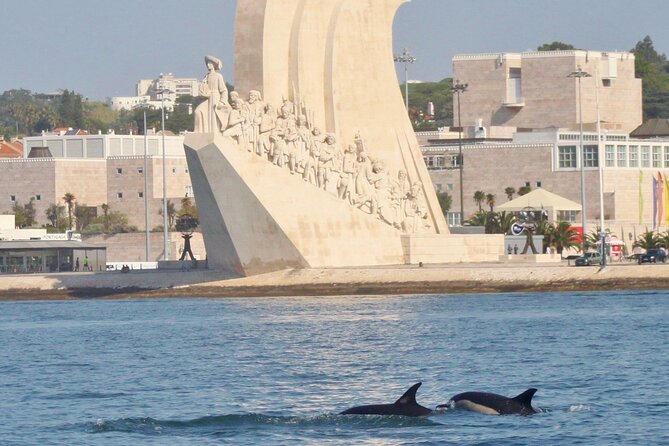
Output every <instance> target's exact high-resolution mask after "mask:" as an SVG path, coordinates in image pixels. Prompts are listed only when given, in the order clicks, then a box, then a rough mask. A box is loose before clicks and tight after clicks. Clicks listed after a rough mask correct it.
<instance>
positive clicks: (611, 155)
mask: <svg viewBox="0 0 669 446" xmlns="http://www.w3.org/2000/svg"><path fill="white" fill-rule="evenodd" d="M615 166H616V148H615V146H613V145H608V144H607V145H606V167H615Z"/></svg>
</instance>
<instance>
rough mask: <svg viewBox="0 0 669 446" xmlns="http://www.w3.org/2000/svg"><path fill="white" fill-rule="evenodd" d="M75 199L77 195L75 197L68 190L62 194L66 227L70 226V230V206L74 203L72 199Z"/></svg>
mask: <svg viewBox="0 0 669 446" xmlns="http://www.w3.org/2000/svg"><path fill="white" fill-rule="evenodd" d="M76 199H77V197H75V196H74V195H73V194H71V193H69V192H68V193H66V194H65V195H63V201H64V202H65V204H67V225H68V228H70V230H71V229H72V211H74V209H72V206H73V205H74V201H75V200H76Z"/></svg>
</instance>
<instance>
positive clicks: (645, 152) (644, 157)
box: [641, 146, 650, 167]
mask: <svg viewBox="0 0 669 446" xmlns="http://www.w3.org/2000/svg"><path fill="white" fill-rule="evenodd" d="M641 167H650V147H649V146H641Z"/></svg>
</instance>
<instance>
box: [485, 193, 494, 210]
mask: <svg viewBox="0 0 669 446" xmlns="http://www.w3.org/2000/svg"><path fill="white" fill-rule="evenodd" d="M485 202H486V204H487V205H488V206H490V212H492V211H493V209H494V207H495V196H494V195H493V194H486V196H485Z"/></svg>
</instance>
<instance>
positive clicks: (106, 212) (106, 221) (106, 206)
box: [100, 203, 109, 232]
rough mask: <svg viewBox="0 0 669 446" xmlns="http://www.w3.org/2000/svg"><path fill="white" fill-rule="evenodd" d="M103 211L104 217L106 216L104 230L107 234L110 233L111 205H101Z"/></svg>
mask: <svg viewBox="0 0 669 446" xmlns="http://www.w3.org/2000/svg"><path fill="white" fill-rule="evenodd" d="M100 208H101V209H102V215H103V216H104V223H103V224H104V228H105V232H109V205H108V204H107V203H102V204H101V205H100Z"/></svg>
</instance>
